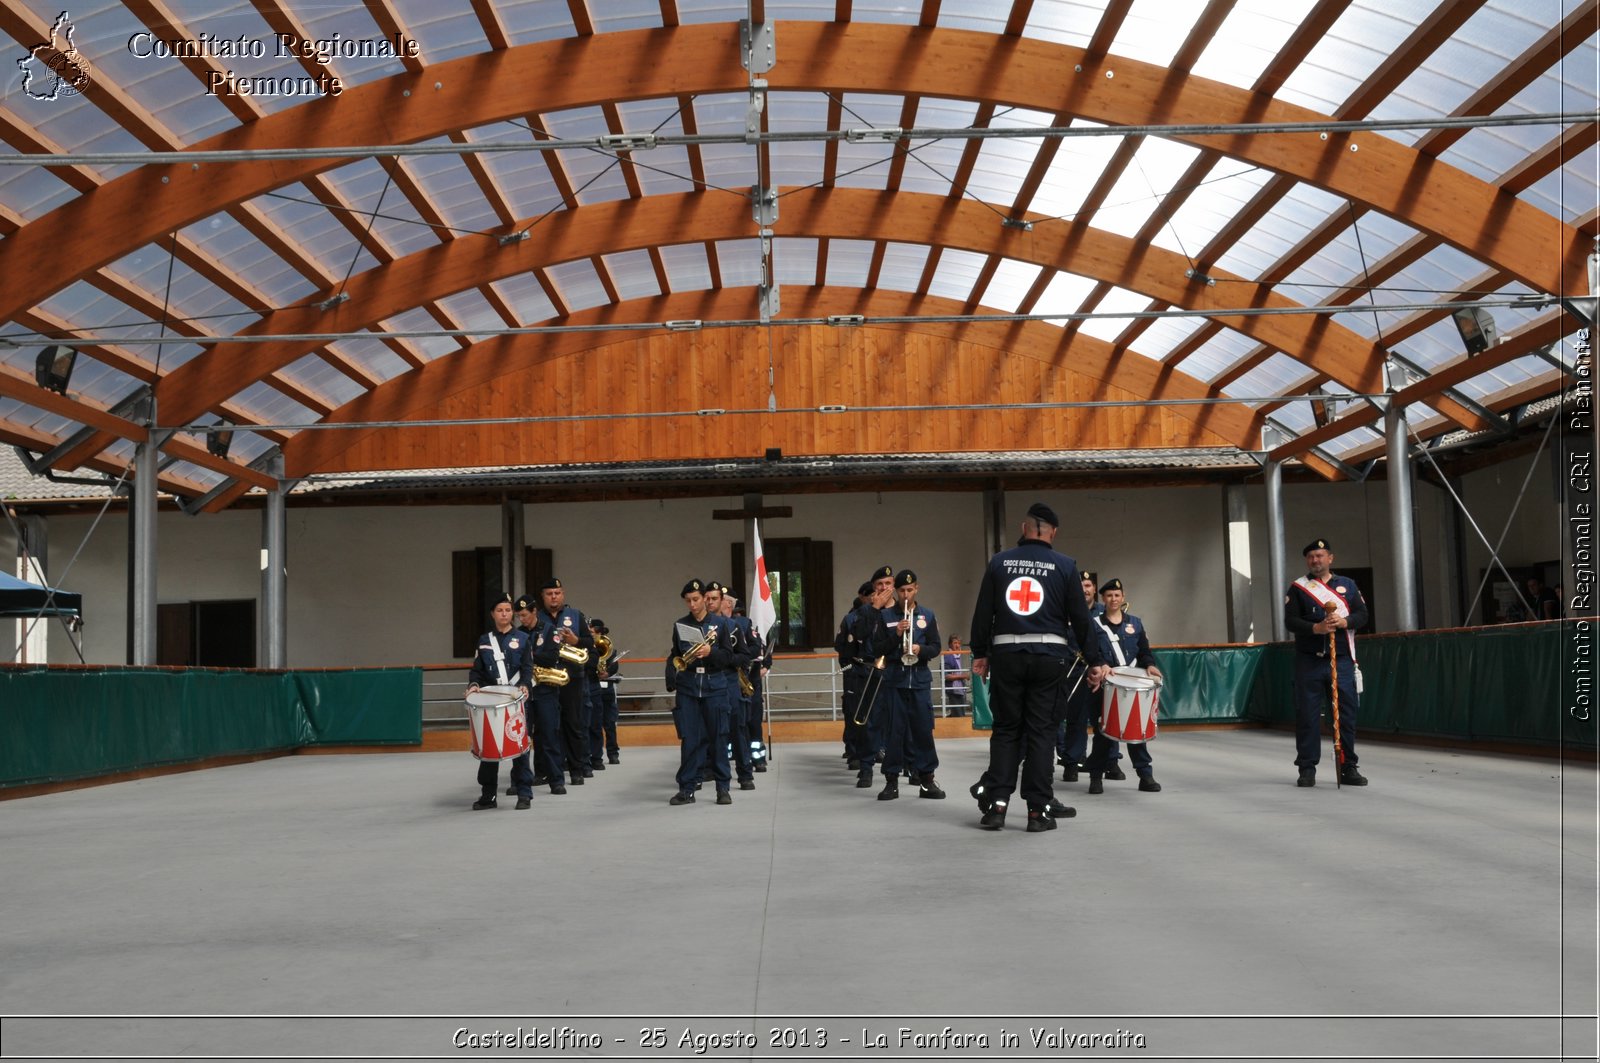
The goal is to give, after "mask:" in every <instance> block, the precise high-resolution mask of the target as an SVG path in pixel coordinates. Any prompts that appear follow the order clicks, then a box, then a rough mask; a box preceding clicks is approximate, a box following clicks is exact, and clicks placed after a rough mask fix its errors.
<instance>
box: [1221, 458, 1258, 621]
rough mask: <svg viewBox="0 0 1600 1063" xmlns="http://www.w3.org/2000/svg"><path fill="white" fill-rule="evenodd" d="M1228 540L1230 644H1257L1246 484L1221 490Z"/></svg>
mask: <svg viewBox="0 0 1600 1063" xmlns="http://www.w3.org/2000/svg"><path fill="white" fill-rule="evenodd" d="M1222 507H1223V517H1224V519H1225V521H1226V524H1227V538H1225V539H1224V540H1223V542H1222V550H1223V558H1224V561H1225V563H1226V565H1227V568H1228V572H1227V579H1228V584H1227V587H1228V641H1229V642H1254V641H1255V637H1256V636H1255V627H1256V625H1255V612H1254V610H1253V609H1252V608H1251V594H1250V592H1251V587H1252V585H1253V583H1254V581H1253V580H1252V579H1251V565H1250V513H1249V510H1248V509H1247V508H1246V499H1245V487H1244V485H1243V484H1226V485H1224V486H1223V488H1222Z"/></svg>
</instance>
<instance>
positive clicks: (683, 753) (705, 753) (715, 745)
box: [672, 689, 733, 794]
mask: <svg viewBox="0 0 1600 1063" xmlns="http://www.w3.org/2000/svg"><path fill="white" fill-rule="evenodd" d="M676 696H677V703H676V704H675V705H674V706H673V709H672V722H673V723H675V724H676V725H677V727H678V737H679V739H680V740H681V741H680V745H679V755H678V792H679V793H682V794H692V793H694V788H695V784H696V783H698V782H699V781H700V773H701V772H702V771H703V770H704V769H705V767H706V763H707V761H708V760H709V761H710V766H711V778H712V779H714V780H715V781H716V784H717V789H718V790H727V789H730V786H729V783H730V782H731V780H732V778H733V776H732V775H731V774H730V773H729V771H728V698H727V695H726V694H725V693H723V692H722V691H718V692H716V693H713V694H707V695H705V696H704V697H696V696H695V695H693V694H690V693H688V692H687V691H684V690H682V689H680V690H679V691H678V692H677V695H676Z"/></svg>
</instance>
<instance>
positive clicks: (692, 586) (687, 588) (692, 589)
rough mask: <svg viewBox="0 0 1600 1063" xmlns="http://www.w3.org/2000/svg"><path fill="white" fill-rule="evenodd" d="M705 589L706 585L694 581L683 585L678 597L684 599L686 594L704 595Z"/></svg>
mask: <svg viewBox="0 0 1600 1063" xmlns="http://www.w3.org/2000/svg"><path fill="white" fill-rule="evenodd" d="M705 589H706V585H705V584H704V583H701V582H700V581H699V580H697V579H692V580H690V581H689V582H688V583H685V584H684V585H683V590H681V591H679V592H678V597H680V598H682V597H683V596H684V595H686V594H704V593H705Z"/></svg>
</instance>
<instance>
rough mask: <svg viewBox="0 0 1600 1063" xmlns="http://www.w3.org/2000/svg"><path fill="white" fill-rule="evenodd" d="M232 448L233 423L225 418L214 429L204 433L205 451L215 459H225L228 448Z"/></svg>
mask: <svg viewBox="0 0 1600 1063" xmlns="http://www.w3.org/2000/svg"><path fill="white" fill-rule="evenodd" d="M231 446H233V422H232V421H230V420H227V419H226V418H224V419H222V420H220V421H218V422H217V425H216V427H215V428H214V429H213V430H212V431H210V432H207V433H206V449H207V450H209V451H211V453H212V454H214V455H215V456H216V457H219V458H226V457H227V456H228V448H229V447H231Z"/></svg>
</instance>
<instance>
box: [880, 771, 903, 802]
mask: <svg viewBox="0 0 1600 1063" xmlns="http://www.w3.org/2000/svg"><path fill="white" fill-rule="evenodd" d="M899 796H900V777H899V776H898V775H891V776H889V777H888V780H887V781H886V782H885V783H884V784H883V789H882V790H879V791H878V800H879V801H893V800H894V799H895V798H897V797H899Z"/></svg>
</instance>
